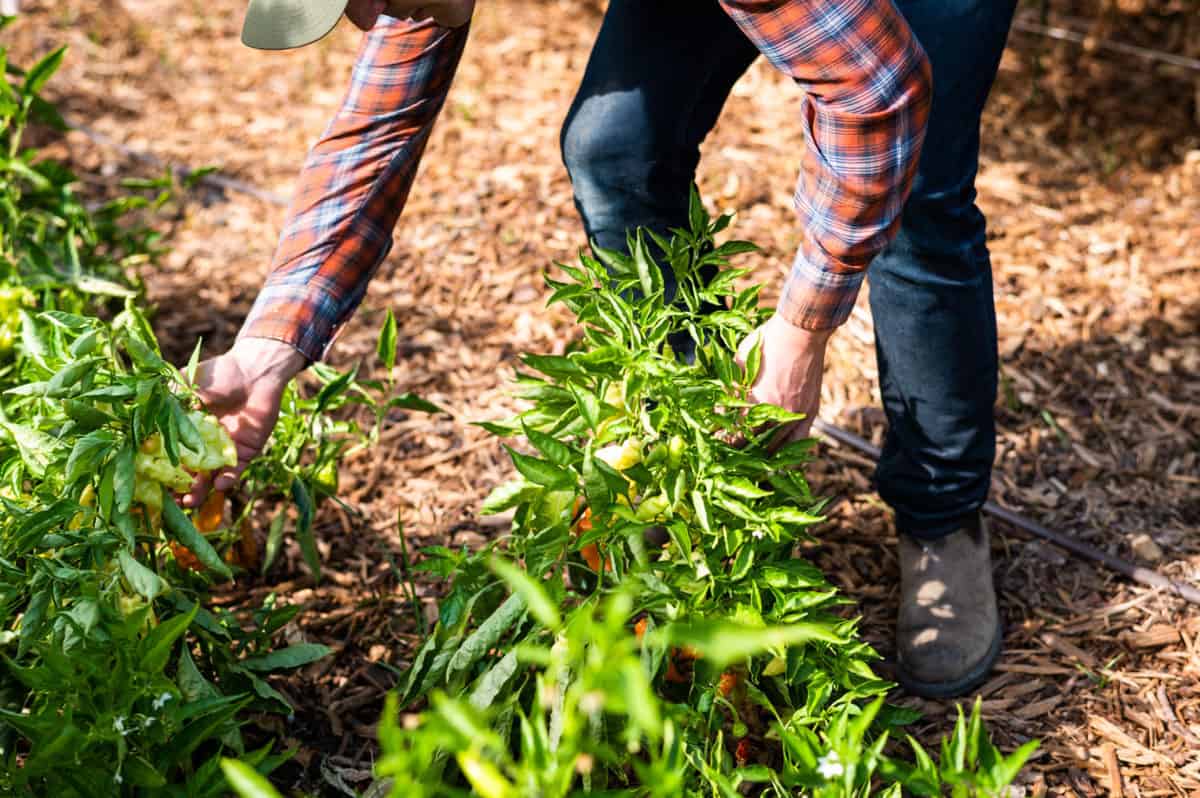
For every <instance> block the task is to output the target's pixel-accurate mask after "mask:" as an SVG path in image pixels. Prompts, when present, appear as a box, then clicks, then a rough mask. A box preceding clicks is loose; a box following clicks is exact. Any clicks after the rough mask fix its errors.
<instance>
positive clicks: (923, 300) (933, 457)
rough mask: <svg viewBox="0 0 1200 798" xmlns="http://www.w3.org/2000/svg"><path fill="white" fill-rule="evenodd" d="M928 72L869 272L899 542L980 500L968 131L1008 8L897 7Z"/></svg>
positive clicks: (987, 307) (992, 338) (988, 280)
mask: <svg viewBox="0 0 1200 798" xmlns="http://www.w3.org/2000/svg"><path fill="white" fill-rule="evenodd" d="M897 6H898V7H899V9H900V11H901V12H902V13H903V14H904V16H905V18H906V19H907V20H908V21H909V24H910V25H911V26H912V27H913V30H914V31H915V32H916V34H917V38H918V39H919V40H920V42H921V44H922V46H923V47H924V48H925V51H926V53H927V54H928V55H929V59H930V61H931V63H932V65H933V84H934V97H933V106H932V112H931V115H930V119H929V128H928V132H927V133H926V138H925V147H924V150H923V152H922V156H921V162H920V167H919V171H918V175H917V179H916V182H915V184H914V187H913V191H912V194H911V196H910V198H909V200H908V204H907V205H906V206H905V209H904V213H903V218H902V224H901V228H900V232H899V234H898V236H897V238H896V240H895V241H894V242H893V243H892V244H891V245H890V246H889V247H888V248H887V249H886V250H884V252H883V253H882V254H880V255H879V257H877V258H876V259H875V261H874V262H873V263H872V264H871V267H870V270H869V280H870V298H871V311H872V315H873V317H874V322H875V346H876V354H877V357H878V361H879V381H880V389H881V392H882V394H883V404H884V410H885V412H886V413H887V418H888V432H887V438H886V441H885V443H884V450H883V457H882V458H881V460H880V462H879V466H878V468H877V470H876V475H875V478H876V484H877V486H878V489H879V493H880V495H881V496H882V497H883V499H884V500H885V501H886V502H888V504H890V505H891V506H892V507H893V508H894V509H895V511H896V523H897V528H898V529H899V530H900V531H901V532H902V533H905V534H908V535H911V536H914V537H921V538H926V539H934V538H937V537H941V536H944V535H946V534H949V533H950V532H953V531H954V530H955V529H956V528H958V527H959V526H960V525H961V524H962V523H963V521H964V519H966V518H967V517H969V516H970V515H972V514H973V513H975V512H976V511H978V509H979V508H980V507H981V506H982V504H983V503H984V501H985V500H986V498H987V493H988V488H989V484H990V481H991V469H992V460H993V458H994V456H995V448H996V443H995V421H994V418H993V405H994V404H995V399H996V385H997V371H998V357H997V351H996V313H995V306H994V302H993V296H992V271H991V262H990V260H989V258H988V251H987V244H986V221H985V219H984V216H983V214H982V213H981V212H980V210H979V208H978V207H977V206H976V205H975V175H976V172H977V170H978V162H979V125H980V117H981V115H982V112H983V107H984V104H985V102H986V100H987V95H988V92H989V91H990V90H991V86H992V83H993V81H994V80H995V75H996V70H997V69H998V67H999V63H1000V55H1001V53H1002V51H1003V49H1004V43H1005V40H1006V38H1007V35H1008V28H1009V25H1010V24H1011V22H1012V16H1013V12H1014V8H1015V3H1014V2H1013V0H898V2H897Z"/></svg>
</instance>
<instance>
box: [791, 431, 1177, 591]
mask: <svg viewBox="0 0 1200 798" xmlns="http://www.w3.org/2000/svg"><path fill="white" fill-rule="evenodd" d="M813 429H815V430H816V431H817V432H819V433H821V434H822V435H824V436H825V437H827V438H829V439H831V440H834V441H837V442H838V443H840V444H842V445H844V446H849V447H850V448H851V449H855V450H857V451H858V452H860V453H861V454H864V455H866V456H867V457H870V458H871V459H872V460H878V459H879V455H880V451H879V448H878V447H877V446H874V445H873V444H872V443H871V442H870V441H868V440H866V439H865V438H863V437H861V436H859V435H855V434H854V433H853V432H848V431H847V430H844V429H842V428H841V427H836V426H834V425H833V424H829V423H826V422H824V421H822V420H821V419H819V418H818V419H817V420H816V421H814V422H813ZM983 512H984V513H985V514H986V515H989V516H991V517H992V518H995V519H996V520H998V521H1003V522H1004V523H1006V524H1008V525H1009V526H1011V527H1013V528H1014V529H1017V530H1019V531H1021V532H1024V533H1026V534H1028V535H1032V536H1034V537H1037V538H1041V539H1042V540H1045V541H1047V542H1049V543H1053V544H1054V545H1055V546H1058V547H1059V548H1061V549H1064V550H1066V551H1068V552H1070V553H1071V554H1074V555H1075V556H1076V557H1080V558H1082V559H1084V560H1090V561H1091V562H1094V563H1097V564H1099V565H1103V566H1104V567H1105V568H1109V569H1111V570H1113V571H1116V572H1117V573H1119V574H1122V575H1123V576H1126V577H1128V578H1130V579H1132V580H1133V581H1134V582H1137V583H1138V584H1139V585H1145V586H1147V587H1152V588H1156V589H1158V590H1164V591H1166V592H1168V593H1171V594H1172V595H1175V596H1179V597H1180V598H1182V599H1184V600H1185V601H1189V602H1191V603H1192V604H1200V590H1197V589H1196V588H1194V587H1192V586H1191V585H1189V584H1187V583H1185V582H1179V581H1177V580H1174V579H1171V578H1170V577H1167V576H1164V575H1163V574H1160V573H1159V572H1158V571H1154V570H1151V569H1150V568H1143V567H1142V566H1140V565H1134V564H1133V563H1131V562H1129V561H1128V560H1123V559H1121V558H1120V557H1116V556H1114V555H1112V554H1109V553H1108V552H1106V551H1104V550H1102V549H1098V548H1096V547H1095V546H1093V545H1091V544H1090V543H1084V542H1083V541H1082V540H1076V539H1075V538H1073V537H1070V536H1068V535H1064V534H1061V533H1059V532H1055V531H1054V530H1053V529H1048V528H1046V527H1044V526H1042V525H1041V524H1039V523H1037V522H1036V521H1031V520H1029V519H1028V518H1026V517H1025V516H1023V515H1021V514H1020V513H1016V512H1013V511H1012V510H1009V509H1008V508H1007V507H1001V506H1000V505H998V504H996V503H995V502H993V501H989V502H987V503H985V504H984V505H983Z"/></svg>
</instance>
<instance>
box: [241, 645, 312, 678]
mask: <svg viewBox="0 0 1200 798" xmlns="http://www.w3.org/2000/svg"><path fill="white" fill-rule="evenodd" d="M332 653H333V649H331V648H330V647H329V646H323V645H319V644H317V643H298V644H296V645H291V646H288V647H287V648H280V649H276V650H275V651H271V652H269V653H267V654H263V655H262V656H258V657H251V658H249V659H245V660H242V667H243V668H246V669H247V670H252V671H261V672H263V673H271V672H273V671H278V670H287V669H291V668H299V667H300V666H301V665H308V664H309V663H312V662H316V661H317V660H319V659H322V658H324V657H327V656H329V655H330V654H332Z"/></svg>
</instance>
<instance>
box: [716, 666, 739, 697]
mask: <svg viewBox="0 0 1200 798" xmlns="http://www.w3.org/2000/svg"><path fill="white" fill-rule="evenodd" d="M741 683H742V677H741V675H740V674H739V673H737V672H736V671H725V672H724V673H722V674H721V680H720V681H719V682H718V683H717V690H719V691H720V693H721V695H723V696H725V697H726V698H728V697H729V695H730V694H731V693H732V692H733V691H734V690H736V689H737V688H738V685H740V684H741Z"/></svg>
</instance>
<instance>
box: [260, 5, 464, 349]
mask: <svg viewBox="0 0 1200 798" xmlns="http://www.w3.org/2000/svg"><path fill="white" fill-rule="evenodd" d="M466 39H467V28H466V27H462V28H457V29H447V28H443V27H439V26H438V25H436V24H434V23H433V22H431V21H427V22H408V21H401V20H396V19H391V18H386V17H385V18H383V19H381V20H380V24H378V25H377V26H376V27H375V28H374V29H373V30H371V31H370V32H369V33H367V34H366V35H365V36H364V37H363V43H362V48H361V50H360V51H359V54H358V59H357V61H356V63H355V66H354V73H353V76H352V78H351V82H350V89H349V91H348V92H347V94H346V97H345V99H344V101H343V102H342V106H341V108H340V110H339V111H338V113H337V114H336V115H335V117H334V118H333V120H332V121H331V122H330V124H329V126H328V128H327V129H326V130H325V132H324V134H323V135H322V136H321V138H320V140H319V141H318V142H317V144H316V145H315V146H314V147H313V149H312V151H311V152H310V153H309V155H308V159H307V161H306V162H305V165H304V169H303V171H302V172H301V174H300V179H299V182H298V185H297V188H296V191H295V195H294V197H293V198H292V203H291V207H290V208H289V210H288V214H287V221H286V222H285V224H284V229H283V233H282V235H281V236H280V240H279V245H278V247H277V249H276V251H275V257H274V259H273V262H272V265H271V272H270V274H269V276H268V277H267V281H266V284H265V285H264V286H263V289H262V290H261V291H260V292H259V295H258V298H257V300H256V301H255V303H254V307H253V308H252V309H251V311H250V314H249V316H248V317H247V319H246V321H245V323H244V324H243V325H242V329H241V332H240V333H239V337H250V338H273V339H275V340H278V341H283V342H285V343H288V344H291V345H292V346H294V347H296V348H297V349H298V350H300V352H302V353H303V354H304V355H305V356H306V357H307V358H308V359H309V360H320V359H321V358H322V357H323V356H324V354H325V352H326V350H327V349H328V347H329V344H330V342H331V341H332V340H333V337H334V335H335V333H336V332H337V330H338V328H339V327H340V326H341V325H342V324H343V323H344V322H345V321H346V320H347V319H348V318H349V317H350V315H351V314H352V313H353V312H354V310H355V308H356V307H357V306H358V304H359V302H361V301H362V297H363V295H364V294H365V293H366V289H367V284H368V283H369V282H370V279H371V277H372V275H373V274H374V273H375V271H376V270H377V269H378V268H379V264H380V263H382V262H383V259H384V258H385V257H387V254H388V252H389V251H390V250H391V246H392V230H393V228H394V227H395V226H396V221H397V219H399V217H400V212H401V210H402V209H403V208H404V203H405V200H406V199H407V198H408V192H409V189H410V188H411V186H412V182H413V177H414V176H415V174H416V171H417V164H418V163H419V161H420V159H421V154H422V153H423V152H424V149H425V145H426V142H428V140H429V134H430V131H431V130H432V129H433V123H434V121H435V120H436V118H437V116H438V112H439V111H440V110H441V108H442V106H443V104H444V103H445V99H446V94H447V92H448V91H449V89H450V82H451V80H452V79H453V77H454V73H455V70H456V69H457V67H458V62H459V58H460V57H461V55H462V51H463V46H464V45H465V43H466Z"/></svg>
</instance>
